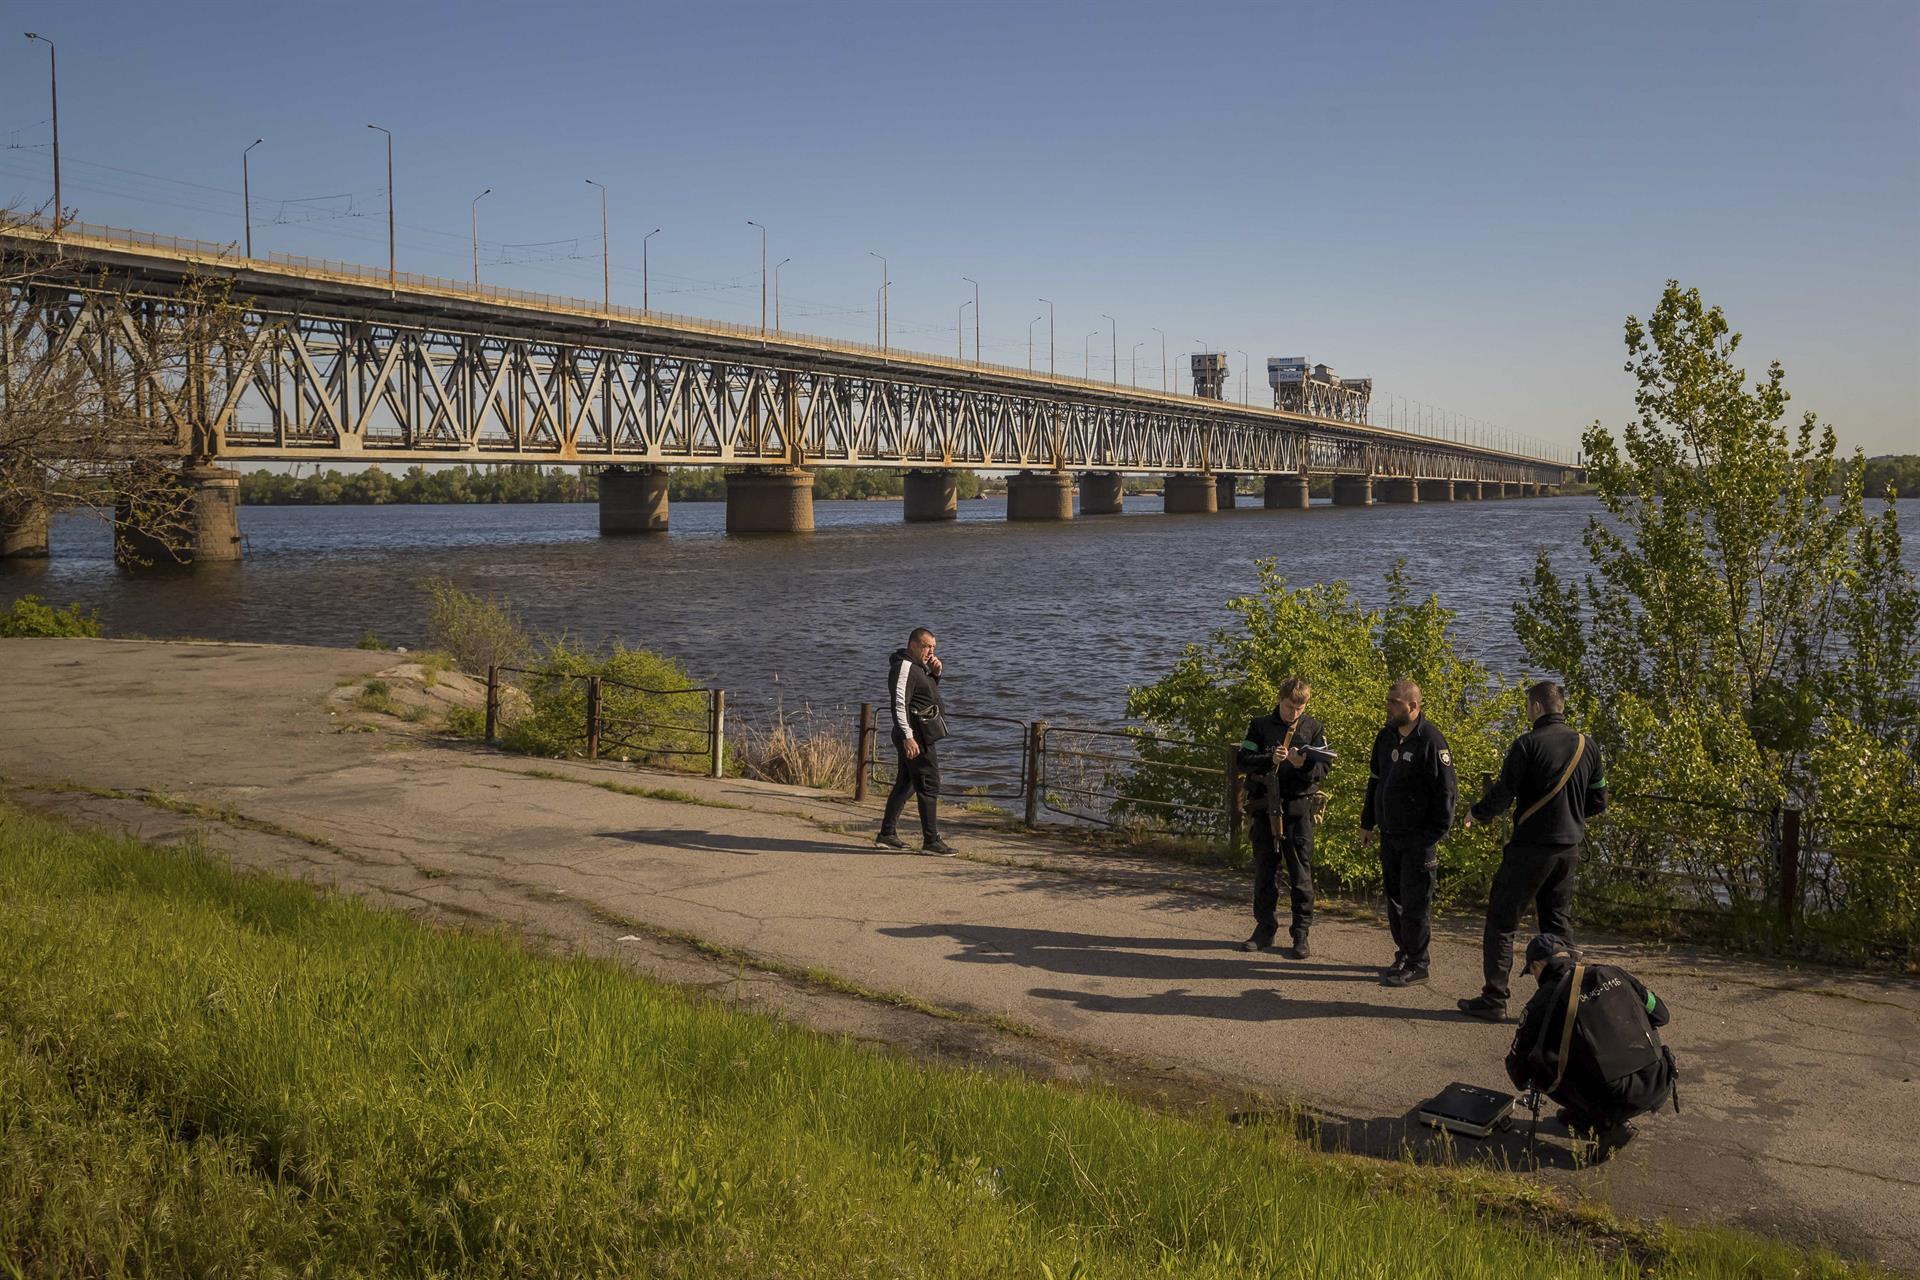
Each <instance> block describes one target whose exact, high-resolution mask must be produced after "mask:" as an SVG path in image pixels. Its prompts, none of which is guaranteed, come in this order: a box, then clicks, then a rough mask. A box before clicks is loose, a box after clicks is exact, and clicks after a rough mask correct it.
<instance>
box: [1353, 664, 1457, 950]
mask: <svg viewBox="0 0 1920 1280" xmlns="http://www.w3.org/2000/svg"><path fill="white" fill-rule="evenodd" d="M1457 795H1458V789H1457V787H1456V785H1455V782H1454V777H1453V752H1452V751H1451V750H1449V749H1448V747H1447V739H1446V737H1445V736H1444V735H1443V734H1442V733H1441V732H1440V731H1439V730H1438V729H1436V728H1434V727H1433V725H1432V723H1431V722H1429V721H1428V720H1427V719H1426V717H1424V716H1422V715H1421V714H1420V686H1419V685H1417V684H1415V683H1414V682H1413V681H1411V680H1397V681H1395V682H1394V685H1393V687H1392V688H1391V689H1389V690H1387V723H1386V725H1385V726H1384V727H1383V728H1382V729H1381V730H1380V734H1379V736H1378V737H1376V738H1375V739H1374V740H1373V759H1372V762H1371V764H1370V771H1369V777H1368V779H1367V798H1366V803H1365V804H1364V805H1363V806H1362V808H1361V811H1360V844H1361V846H1362V847H1363V848H1364V847H1365V846H1367V845H1369V844H1371V843H1373V838H1374V830H1375V828H1376V827H1377V828H1378V829H1379V834H1380V875H1381V878H1382V879H1383V880H1384V881H1385V882H1386V890H1387V927H1388V928H1389V929H1391V930H1392V931H1393V946H1394V952H1393V963H1392V964H1391V965H1389V966H1387V967H1386V969H1384V970H1383V971H1382V972H1381V975H1380V981H1381V982H1383V983H1384V984H1386V985H1387V986H1389V987H1410V986H1413V985H1414V984H1415V983H1420V982H1425V981H1427V976H1428V973H1427V971H1428V966H1429V964H1430V963H1431V949H1432V943H1433V890H1434V885H1435V883H1436V882H1437V881H1438V879H1439V873H1440V849H1439V845H1440V841H1441V839H1442V838H1443V837H1444V836H1445V835H1446V834H1447V831H1448V829H1449V828H1451V827H1452V826H1453V807H1454V803H1455V800H1456V798H1457Z"/></svg>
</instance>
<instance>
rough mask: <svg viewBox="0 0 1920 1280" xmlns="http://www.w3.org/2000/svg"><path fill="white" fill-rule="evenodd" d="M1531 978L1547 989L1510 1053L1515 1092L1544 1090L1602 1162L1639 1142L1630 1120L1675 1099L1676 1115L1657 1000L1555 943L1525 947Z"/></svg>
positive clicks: (1662, 1011)
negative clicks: (1570, 1020)
mask: <svg viewBox="0 0 1920 1280" xmlns="http://www.w3.org/2000/svg"><path fill="white" fill-rule="evenodd" d="M1527 972H1528V973H1529V974H1532V975H1533V976H1534V977H1535V978H1537V979H1539V982H1540V989H1539V990H1538V991H1537V992H1535V993H1534V996H1533V999H1531V1000H1529V1001H1527V1007H1526V1011H1525V1012H1524V1013H1522V1014H1521V1015H1520V1029H1519V1031H1517V1032H1516V1033H1515V1034H1514V1037H1513V1047H1512V1048H1511V1049H1509V1050H1508V1051H1507V1077H1508V1079H1510V1080H1512V1081H1513V1083H1514V1086H1515V1087H1516V1088H1520V1089H1539V1090H1541V1091H1542V1092H1544V1093H1545V1094H1546V1095H1547V1096H1548V1097H1549V1098H1552V1099H1553V1100H1554V1101H1555V1102H1558V1103H1559V1104H1560V1106H1561V1110H1560V1112H1559V1114H1558V1115H1557V1116H1555V1119H1557V1120H1559V1121H1560V1123H1562V1124H1564V1125H1566V1126H1567V1128H1568V1129H1570V1130H1571V1131H1573V1133H1575V1134H1576V1135H1578V1136H1582V1137H1589V1138H1594V1139H1597V1140H1598V1142H1599V1146H1600V1150H1599V1153H1598V1154H1599V1155H1600V1157H1601V1158H1602V1159H1605V1158H1606V1157H1607V1156H1609V1155H1611V1154H1612V1153H1613V1152H1614V1151H1617V1150H1619V1148H1621V1147H1623V1146H1625V1145H1626V1144H1627V1142H1628V1141H1629V1140H1630V1139H1631V1138H1632V1137H1633V1130H1632V1129H1630V1128H1628V1127H1627V1121H1628V1120H1629V1119H1631V1118H1632V1117H1634V1116H1637V1115H1643V1114H1645V1113H1647V1112H1650V1111H1654V1110H1656V1109H1658V1108H1659V1107H1660V1106H1661V1105H1662V1104H1664V1103H1665V1102H1666V1101H1667V1100H1668V1099H1669V1098H1674V1099H1675V1100H1674V1109H1675V1110H1676V1111H1677V1110H1679V1107H1680V1104H1679V1100H1678V1098H1677V1097H1675V1092H1676V1088H1677V1084H1676V1081H1677V1078H1678V1076H1679V1070H1678V1068H1677V1067H1676V1066H1675V1064H1674V1061H1673V1051H1672V1050H1670V1049H1668V1048H1667V1047H1666V1046H1665V1045H1663V1044H1661V1043H1660V1033H1659V1031H1658V1030H1657V1028H1660V1027H1664V1026H1666V1025H1667V1019H1668V1013H1667V1006H1666V1003H1665V1002H1664V1001H1662V1000H1661V999H1660V997H1659V996H1657V995H1655V994H1654V993H1653V992H1651V991H1649V990H1647V988H1646V986H1645V985H1644V984H1643V983H1642V982H1641V981H1640V980H1639V979H1638V978H1636V977H1634V976H1633V975H1632V974H1630V973H1628V972H1627V971H1626V970H1625V969H1621V968H1617V967H1615V966H1614V965H1610V964H1584V963H1582V961H1581V956H1580V953H1579V952H1578V951H1576V950H1574V948H1573V944H1572V943H1570V942H1568V941H1567V940H1566V939H1565V938H1561V937H1555V936H1553V935H1551V934H1541V935H1540V936H1539V937H1537V938H1535V939H1534V940H1533V941H1531V942H1529V943H1528V944H1527ZM1576 977H1577V978H1578V981H1579V988H1578V990H1577V992H1576V990H1575V988H1574V985H1573V984H1574V981H1575V979H1576ZM1569 1012H1571V1013H1572V1014H1573V1027H1572V1032H1571V1034H1569V1032H1568V1028H1567V1015H1568V1013H1569ZM1563 1051H1564V1055H1565V1056H1564V1057H1563V1056H1562V1053H1563Z"/></svg>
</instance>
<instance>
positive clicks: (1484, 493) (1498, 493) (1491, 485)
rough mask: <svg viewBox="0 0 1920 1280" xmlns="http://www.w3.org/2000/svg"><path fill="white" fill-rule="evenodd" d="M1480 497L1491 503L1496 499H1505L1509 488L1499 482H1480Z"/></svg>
mask: <svg viewBox="0 0 1920 1280" xmlns="http://www.w3.org/2000/svg"><path fill="white" fill-rule="evenodd" d="M1480 496H1481V497H1483V498H1485V499H1486V500H1487V501H1489V502H1491V501H1493V500H1494V499H1495V498H1504V497H1506V496H1507V486H1506V485H1505V484H1503V483H1502V482H1500V481H1498V480H1482V481H1481V482H1480Z"/></svg>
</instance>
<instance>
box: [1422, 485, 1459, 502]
mask: <svg viewBox="0 0 1920 1280" xmlns="http://www.w3.org/2000/svg"><path fill="white" fill-rule="evenodd" d="M1420 501H1422V502H1452V501H1453V481H1451V480H1422V481H1421V482H1420Z"/></svg>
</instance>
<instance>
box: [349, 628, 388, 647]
mask: <svg viewBox="0 0 1920 1280" xmlns="http://www.w3.org/2000/svg"><path fill="white" fill-rule="evenodd" d="M353 647H354V648H356V649H385V648H386V647H387V646H386V645H384V644H382V643H381V642H380V637H379V636H377V635H375V634H374V633H373V632H371V631H362V632H361V633H360V638H359V639H358V640H356V641H354V643H353Z"/></svg>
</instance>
